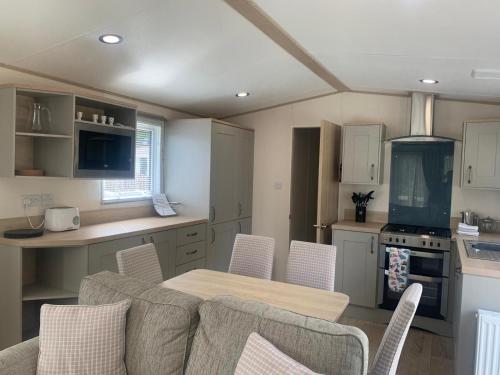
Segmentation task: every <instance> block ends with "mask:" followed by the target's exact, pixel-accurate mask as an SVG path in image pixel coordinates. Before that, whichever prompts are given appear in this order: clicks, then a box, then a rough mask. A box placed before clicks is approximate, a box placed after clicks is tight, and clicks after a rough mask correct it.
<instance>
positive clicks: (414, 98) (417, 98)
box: [391, 92, 455, 142]
mask: <svg viewBox="0 0 500 375" xmlns="http://www.w3.org/2000/svg"><path fill="white" fill-rule="evenodd" d="M434 99H435V96H434V94H428V93H423V92H414V93H412V94H411V119H410V135H408V136H403V137H398V138H393V139H391V141H398V142H419V141H420V142H454V141H455V140H454V139H451V138H445V137H438V136H435V135H434Z"/></svg>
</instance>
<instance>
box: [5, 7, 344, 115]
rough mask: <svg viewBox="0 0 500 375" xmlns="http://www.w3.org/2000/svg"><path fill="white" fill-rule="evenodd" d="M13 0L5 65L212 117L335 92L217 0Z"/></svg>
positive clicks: (8, 17)
mask: <svg viewBox="0 0 500 375" xmlns="http://www.w3.org/2000/svg"><path fill="white" fill-rule="evenodd" d="M0 2H3V3H7V2H8V1H7V0H0ZM8 3H9V5H8V10H9V11H8V12H4V11H0V62H3V63H6V64H10V65H14V66H18V67H21V68H24V69H29V70H32V71H35V72H41V73H44V74H49V75H52V76H57V77H60V78H64V79H67V80H72V81H76V82H80V83H84V84H86V85H90V86H94V87H98V88H103V89H106V90H109V91H113V92H117V93H122V94H126V95H129V96H133V97H137V98H141V99H145V100H148V101H152V102H156V103H160V104H163V105H166V106H170V107H173V108H179V109H182V110H185V111H188V112H192V113H199V114H203V115H209V116H213V117H223V116H227V115H230V114H234V113H241V112H245V111H249V110H253V109H257V108H263V107H267V106H271V105H276V104H280V103H283V102H287V101H293V100H298V99H302V98H306V97H310V96H315V95H321V94H325V93H329V92H333V91H334V89H333V88H332V87H330V86H329V85H328V84H326V83H325V82H324V81H322V80H321V79H320V78H318V77H317V76H316V75H315V74H313V73H312V72H310V71H309V70H308V69H307V68H306V67H304V66H303V65H302V64H301V63H299V62H298V61H296V60H295V59H294V58H293V57H291V56H290V55H288V54H287V53H286V52H285V51H284V50H282V49H281V48H279V47H277V46H276V45H275V44H274V42H272V41H271V40H270V39H269V38H268V37H266V36H265V35H264V34H263V33H261V32H260V31H259V30H258V29H256V28H255V27H254V26H253V25H252V24H250V23H249V22H248V21H247V20H245V19H244V18H243V17H241V16H240V15H239V14H238V13H236V12H235V11H234V10H233V9H232V8H230V7H229V6H228V5H226V4H225V3H224V2H223V1H221V0H169V1H161V0H157V1H153V0H147V1H144V0H142V1H134V0H127V1H123V0H105V1H103V0H92V1H88V0H81V1H60V0H51V1H47V0H45V1H43V2H41V1H39V0H28V1H27V0H25V1H17V2H10V1H9V2H8ZM42 3H43V6H42ZM21 23H22V27H20V25H21ZM21 32H22V33H21ZM105 32H113V33H117V34H120V35H122V36H123V37H124V38H125V40H124V42H123V43H122V44H120V45H115V46H110V45H104V44H102V43H99V42H98V41H97V38H98V37H99V35H101V34H102V33H105ZM13 41H15V42H13ZM238 91H249V92H250V93H251V95H250V97H248V98H245V99H238V98H236V97H235V94H236V92H238Z"/></svg>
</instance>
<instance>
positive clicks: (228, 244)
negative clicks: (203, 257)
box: [207, 221, 237, 272]
mask: <svg viewBox="0 0 500 375" xmlns="http://www.w3.org/2000/svg"><path fill="white" fill-rule="evenodd" d="M236 232H237V222H235V221H231V222H228V223H223V224H216V225H212V226H211V228H210V231H209V240H210V243H209V245H208V249H207V250H208V253H207V267H208V268H209V269H211V270H215V271H221V272H227V270H228V269H229V263H230V261H231V255H232V253H233V244H234V238H235V236H236Z"/></svg>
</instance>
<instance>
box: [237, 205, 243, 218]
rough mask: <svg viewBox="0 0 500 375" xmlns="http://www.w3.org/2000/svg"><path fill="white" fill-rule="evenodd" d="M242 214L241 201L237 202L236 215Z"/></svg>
mask: <svg viewBox="0 0 500 375" xmlns="http://www.w3.org/2000/svg"><path fill="white" fill-rule="evenodd" d="M242 214H243V205H242V204H241V202H238V216H241V215H242Z"/></svg>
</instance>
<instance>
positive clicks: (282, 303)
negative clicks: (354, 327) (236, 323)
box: [160, 269, 349, 321]
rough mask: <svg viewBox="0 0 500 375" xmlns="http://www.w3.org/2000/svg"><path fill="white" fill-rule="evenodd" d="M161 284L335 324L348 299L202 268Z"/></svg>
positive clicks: (336, 294)
mask: <svg viewBox="0 0 500 375" xmlns="http://www.w3.org/2000/svg"><path fill="white" fill-rule="evenodd" d="M160 285H161V286H163V287H165V288H170V289H175V290H178V291H181V292H184V293H188V294H191V295H195V296H198V297H200V298H202V299H209V298H211V297H215V296H217V295H232V296H235V297H239V298H242V299H248V300H254V301H259V302H264V303H267V304H269V305H272V306H275V307H278V308H281V309H284V310H288V311H292V312H295V313H298V314H302V315H305V316H309V317H313V318H319V319H325V320H330V321H337V320H338V319H339V318H340V317H341V315H342V314H343V312H344V311H345V309H346V308H347V305H348V304H349V297H348V296H347V295H345V294H342V293H337V292H329V291H327V290H322V289H314V288H308V287H305V286H300V285H294V284H287V283H282V282H278V281H271V280H262V279H256V278H253V277H247V276H241V275H234V274H230V273H225V272H217V271H210V270H203V269H198V270H194V271H190V272H187V273H185V274H182V275H180V276H177V277H174V278H173V279H170V280H167V281H164V282H163V283H161V284H160Z"/></svg>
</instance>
